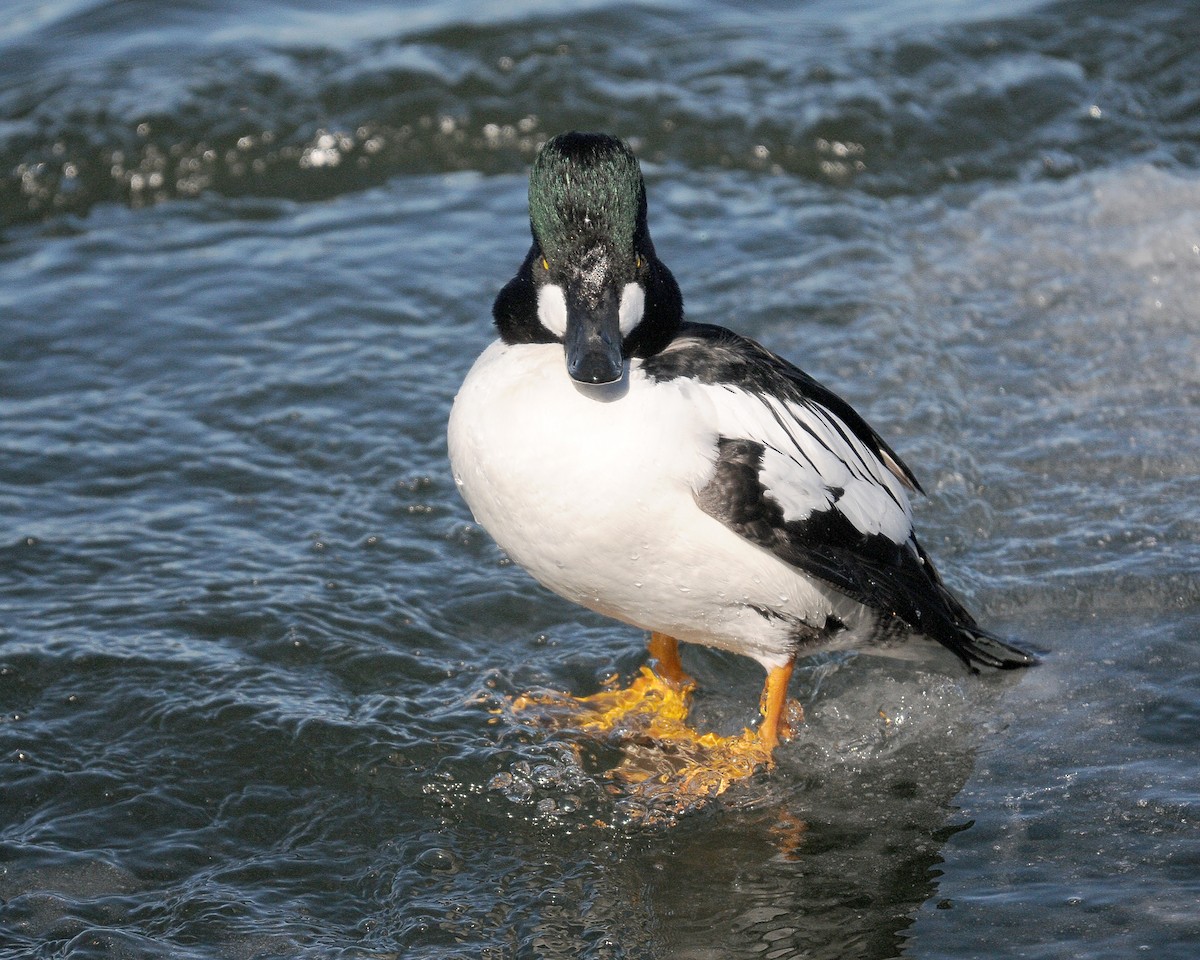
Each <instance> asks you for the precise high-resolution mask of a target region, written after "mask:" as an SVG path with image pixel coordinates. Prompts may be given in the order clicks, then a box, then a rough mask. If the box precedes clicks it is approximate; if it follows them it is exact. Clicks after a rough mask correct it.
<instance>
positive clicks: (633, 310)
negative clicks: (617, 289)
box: [618, 283, 646, 337]
mask: <svg viewBox="0 0 1200 960" xmlns="http://www.w3.org/2000/svg"><path fill="white" fill-rule="evenodd" d="M645 310H646V291H645V290H643V289H642V285H641V284H640V283H627V284H625V289H624V290H622V291H621V307H620V312H619V313H618V316H619V317H620V327H621V335H622V336H626V337H627V336H629V333H630V331H632V330H633V328H634V327H636V326H637V325H638V324H639V323H641V322H642V314H643V313H644V312H645Z"/></svg>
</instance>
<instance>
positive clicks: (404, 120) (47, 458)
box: [0, 0, 1200, 960]
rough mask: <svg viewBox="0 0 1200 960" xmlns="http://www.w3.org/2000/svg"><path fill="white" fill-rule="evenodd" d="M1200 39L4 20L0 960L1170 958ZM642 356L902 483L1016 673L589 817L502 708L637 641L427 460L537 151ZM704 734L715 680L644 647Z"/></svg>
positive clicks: (1169, 6) (1191, 452) (498, 6)
mask: <svg viewBox="0 0 1200 960" xmlns="http://www.w3.org/2000/svg"><path fill="white" fill-rule="evenodd" d="M1197 35H1200V10H1197V8H1196V6H1195V5H1194V4H1191V3H1186V2H1183V0H1179V2H1169V0H1156V2H1145V3H1138V4H1132V5H1131V4H1127V3H1116V2H1103V0H1101V2H1097V0H1088V2H1084V0H1079V2H1061V3H1049V4H1045V3H1036V2H1023V3H1016V4H1014V3H999V2H989V3H967V2H952V0H946V2H940V3H938V2H934V3H929V2H925V3H912V2H909V0H893V2H887V0H879V2H867V0H856V2H854V3H849V4H844V3H835V2H830V0H815V2H809V3H801V4H783V3H776V2H768V0H759V2H756V3H752V4H749V5H738V6H736V7H734V6H730V5H725V4H719V3H715V2H707V3H698V4H695V3H694V4H671V3H664V4H635V3H605V2H595V3H587V4H579V5H575V6H572V7H564V6H563V5H561V4H550V3H543V2H537V0H529V2H524V3H519V4H513V3H497V2H476V3H466V2H464V3H453V2H447V0H440V2H435V0H429V2H423V3H415V4H405V5H398V4H384V3H372V2H366V0H362V2H358V0H355V2H350V3H344V4H340V5H336V6H333V7H331V6H330V5H328V4H325V3H316V2H303V0H292V2H269V3H261V4H257V5H254V6H253V8H251V9H247V8H246V5H244V4H240V3H234V2H231V0H205V2H182V3H172V4H163V3H153V2H117V0H62V2H44V0H36V2H35V0H13V2H10V3H9V4H7V6H6V7H5V11H4V13H3V14H0V958H14V960H15V958H26V957H40V958H51V957H114V958H116V957H120V958H129V957H132V958H159V957H163V958H166V957H170V958H180V957H182V958H192V957H195V958H228V957H235V958H238V957H240V958H252V957H268V956H272V957H273V956H286V957H320V958H324V957H353V958H385V957H387V958H390V957H405V958H409V957H413V958H425V957H428V958H435V957H436V958H459V957H461V958H467V957H470V958H488V960H497V958H526V957H530V958H532V957H538V958H551V957H564V958H565V957H570V958H576V957H597V958H615V957H639V958H640V957H661V958H688V960H708V958H738V957H747V958H750V957H754V958H759V957H769V958H798V957H805V958H818V957H830V958H833V957H837V958H888V957H900V956H905V957H920V958H935V957H946V958H952V957H953V958H961V957H983V956H987V957H993V956H1021V957H1039V958H1040V957H1047V958H1050V957H1078V956H1088V957H1101V958H1108V957H1111V958H1117V957H1122V958H1124V957H1129V956H1133V955H1140V954H1142V953H1145V954H1148V955H1153V956H1155V957H1179V958H1184V957H1187V958H1191V957H1194V956H1195V955H1196V954H1197V951H1200V831H1198V830H1197V820H1198V818H1200V812H1198V811H1200V797H1198V794H1197V786H1196V785H1197V783H1198V782H1200V764H1198V762H1197V760H1196V751H1195V744H1196V743H1197V738H1198V735H1200V658H1198V656H1197V644H1198V643H1200V519H1198V518H1200V512H1198V509H1197V489H1198V488H1197V483H1196V478H1197V475H1200V426H1198V424H1200V316H1198V314H1197V304H1200V214H1198V213H1197V211H1200V177H1198V176H1197V172H1196V169H1197V161H1198V159H1200V158H1198V157H1197V145H1198V144H1200V87H1198V86H1197V85H1196V81H1195V78H1196V77H1197V76H1200V53H1198V52H1197V48H1196V45H1195V43H1194V42H1193V40H1192V38H1194V37H1195V36H1197ZM573 128H579V129H604V130H608V131H610V132H613V133H615V134H618V135H620V136H622V137H625V138H626V139H628V140H629V141H630V142H631V143H632V144H633V145H634V147H635V149H636V150H637V152H638V154H639V156H640V157H641V159H642V162H643V166H644V169H645V171H646V177H647V184H648V190H649V198H650V215H651V222H652V226H653V230H654V237H655V242H656V245H657V248H658V251H659V253H660V255H661V256H662V257H663V258H664V260H665V261H666V262H667V263H668V264H669V265H670V266H671V268H672V269H673V271H674V272H675V274H676V276H677V277H678V279H679V281H680V283H681V285H682V287H683V291H684V296H685V300H686V304H687V309H688V313H689V316H690V317H691V318H692V319H695V320H699V321H706V322H717V323H722V324H725V325H728V326H731V327H734V328H736V329H738V330H739V331H741V332H744V333H747V334H749V335H751V336H754V337H756V338H758V339H759V340H761V341H762V342H763V343H765V344H766V345H768V346H769V347H771V348H772V349H774V350H777V351H778V352H780V353H782V354H784V355H785V356H788V357H789V358H791V359H792V360H794V361H795V362H797V363H798V364H800V365H801V366H802V367H804V368H805V369H806V370H808V371H809V372H810V373H812V374H814V375H816V376H818V377H819V378H820V379H822V380H823V381H825V382H826V383H828V384H829V385H830V386H832V387H834V388H835V389H836V390H837V391H838V392H839V393H841V394H842V395H844V396H845V397H846V398H847V399H849V400H850V401H851V402H853V403H854V404H855V405H856V406H857V407H858V408H859V409H860V410H861V411H862V412H863V413H864V414H865V415H866V416H867V417H868V418H869V419H870V420H871V422H872V423H873V425H874V426H876V428H877V429H878V430H879V431H880V432H881V434H882V435H883V436H885V437H886V438H887V439H888V441H889V442H890V443H891V444H892V446H894V447H895V448H896V449H897V450H898V451H899V452H900V453H901V455H902V456H903V457H904V458H905V460H906V461H907V462H909V463H910V464H911V465H912V466H913V468H914V469H915V470H916V472H917V474H918V476H919V477H920V479H921V481H922V484H923V486H924V487H925V489H926V490H927V491H928V492H929V495H930V496H929V498H928V499H927V500H924V501H922V502H921V503H920V504H918V505H917V520H918V526H919V529H920V530H921V535H922V540H923V542H924V543H925V544H926V546H927V547H928V549H929V550H930V552H931V553H932V554H933V555H934V556H935V558H936V559H937V561H938V563H939V566H940V568H941V569H942V570H943V572H944V574H945V576H946V579H947V581H948V582H949V583H950V584H951V585H952V586H953V588H954V589H955V590H956V591H958V592H959V593H961V594H962V595H963V597H964V598H965V599H966V600H967V601H968V603H969V604H970V606H971V607H972V608H973V609H974V610H975V611H976V612H977V613H978V614H979V616H980V618H981V619H982V620H984V621H985V622H986V623H987V624H988V625H989V626H990V627H992V628H994V629H995V630H997V631H999V632H1001V633H1004V634H1006V635H1010V636H1013V637H1015V638H1019V639H1020V640H1022V642H1024V643H1026V644H1028V645H1030V646H1031V647H1033V648H1035V649H1037V650H1038V651H1039V652H1040V653H1041V655H1042V657H1043V662H1042V664H1041V665H1040V666H1038V667H1037V668H1036V669H1034V670H1031V671H1028V672H1025V673H1022V674H1021V675H1019V676H1000V677H997V676H980V677H973V676H970V675H967V674H966V673H964V672H963V671H962V670H961V669H959V667H958V665H957V664H956V662H955V661H953V658H949V657H947V658H939V657H938V656H937V655H935V654H930V655H928V656H924V657H921V658H918V659H914V660H902V661H892V660H885V659H880V658H875V657H870V656H854V655H830V654H826V655H817V656H815V657H812V658H809V659H807V660H805V661H802V662H801V663H800V665H799V667H798V670H797V676H796V678H795V679H794V682H793V690H792V692H793V694H794V695H795V696H796V697H797V698H798V699H799V700H800V701H801V703H802V704H803V706H804V709H805V713H806V721H805V723H804V724H803V725H802V726H801V727H800V728H799V729H798V731H797V735H796V737H795V738H794V739H793V741H792V742H790V743H788V744H787V745H785V746H784V747H782V748H781V750H780V751H779V755H778V761H779V762H778V765H777V766H776V768H775V769H774V770H773V771H771V772H770V773H763V774H761V775H759V776H757V777H755V778H753V779H752V780H750V781H748V782H746V783H744V784H741V785H739V786H738V787H736V788H735V789H733V790H731V791H730V792H729V793H727V794H726V795H725V796H723V797H722V798H721V799H719V800H717V801H713V802H710V803H707V804H696V805H695V806H694V807H693V808H689V809H686V810H683V811H674V812H672V811H664V810H656V809H651V808H648V807H647V805H646V804H645V803H644V802H643V801H641V800H639V799H638V798H637V797H636V796H629V795H627V794H625V793H622V792H620V791H614V790H613V789H612V783H611V781H610V780H609V779H608V778H606V776H605V771H606V770H607V769H608V768H609V767H610V766H612V765H613V764H614V763H615V762H617V761H618V760H619V759H620V748H619V747H618V746H616V745H614V744H612V743H609V742H606V741H603V740H595V739H590V740H589V739H583V738H580V737H577V736H573V735H572V734H570V733H569V732H566V731H555V730H548V729H545V728H544V727H541V726H539V725H537V724H535V723H533V722H530V721H529V720H528V719H527V718H525V717H522V716H520V715H516V714H513V713H512V712H511V711H509V710H507V709H506V707H505V704H506V703H507V698H509V697H511V696H513V695H516V694H519V693H522V692H524V691H527V690H530V689H534V688H539V687H546V688H551V689H562V690H572V691H575V692H581V693H582V692H590V691H592V690H595V689H597V688H598V687H599V685H600V684H601V683H602V682H603V681H604V680H605V679H606V678H608V677H610V676H611V675H613V674H620V675H623V676H629V675H631V674H633V673H634V672H635V671H636V669H637V667H638V665H639V664H640V663H641V662H642V660H643V659H644V642H645V638H644V636H642V635H641V634H640V633H639V632H638V631H636V630H633V629H631V628H628V627H625V626H622V625H620V624H616V623H612V622H610V621H607V620H605V619H604V618H602V617H599V616H596V615H594V614H591V613H588V612H586V611H583V610H579V609H577V608H575V607H573V606H571V605H570V604H568V603H566V602H565V601H562V600H559V599H558V598H556V597H554V596H552V595H550V594H548V593H546V592H545V591H544V590H542V589H541V588H540V587H538V586H537V585H536V584H534V583H533V582H532V581H531V580H530V579H529V578H528V577H527V576H526V575H525V574H524V573H523V572H522V571H521V570H520V569H519V568H517V567H515V566H514V565H513V564H511V563H510V562H509V561H508V560H507V559H506V558H505V557H504V556H503V555H502V554H501V553H500V552H499V551H498V549H497V548H496V547H495V546H494V544H492V542H491V541H490V539H489V538H488V537H487V535H486V534H485V533H484V532H483V531H482V530H480V529H479V528H478V527H477V526H476V525H475V524H474V523H473V522H472V520H471V517H470V514H469V512H468V511H467V509H466V508H465V506H464V505H463V504H462V502H461V501H460V500H459V498H458V496H457V494H456V492H455V489H454V484H453V482H452V480H451V478H450V476H449V469H448V466H447V463H446V450H445V439H444V432H445V420H446V416H447V413H448V410H449V406H450V403H451V400H452V398H453V396H454V393H455V390H456V389H457V387H458V384H459V383H460V382H461V380H462V378H463V376H464V375H465V373H466V371H467V369H468V368H469V366H470V364H471V363H472V361H473V359H474V357H475V356H476V355H477V354H478V353H479V352H480V351H481V350H482V349H483V347H484V346H485V345H486V344H487V342H488V341H489V339H490V336H491V333H490V330H489V319H490V314H489V311H490V304H491V300H492V298H493V297H494V295H495V293H496V292H497V291H498V289H499V288H500V286H501V285H502V284H503V283H504V282H505V281H506V280H507V278H508V277H509V276H511V275H512V273H513V272H514V271H515V269H516V268H517V266H518V265H519V263H520V260H521V258H522V257H523V256H524V253H525V251H526V248H527V245H528V221H527V212H526V209H525V189H526V180H525V178H526V174H527V169H528V165H529V163H530V161H531V160H532V158H533V156H534V154H535V153H536V150H537V148H538V146H539V144H540V143H541V142H543V141H544V140H545V139H546V138H547V137H549V136H551V135H553V134H555V133H557V132H560V131H562V130H567V129H573ZM685 658H686V661H687V667H688V670H689V671H690V672H692V673H693V674H695V676H696V677H697V678H698V680H699V681H700V684H701V688H700V693H699V694H698V700H697V703H696V706H695V710H694V719H695V721H696V723H697V724H698V725H700V726H702V727H704V728H706V729H718V730H725V731H733V730H737V729H740V728H741V727H742V726H744V725H747V724H752V723H753V722H754V721H755V719H756V716H757V698H758V688H759V685H760V683H761V672H760V671H759V669H758V667H757V666H756V665H755V664H753V663H752V662H750V661H748V660H744V659H740V658H737V657H732V656H727V655H724V654H720V653H716V652H712V651H707V650H701V649H691V648H689V649H687V650H686V651H685Z"/></svg>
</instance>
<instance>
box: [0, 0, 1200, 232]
mask: <svg viewBox="0 0 1200 960" xmlns="http://www.w3.org/2000/svg"><path fill="white" fill-rule="evenodd" d="M159 7H160V5H156V4H146V3H131V4H116V3H112V2H106V3H99V4H93V5H90V6H88V5H84V6H83V7H82V8H81V9H78V10H76V11H75V12H74V13H73V14H72V15H70V16H66V17H64V18H62V19H60V20H56V21H52V22H48V23H45V24H39V23H32V24H30V23H29V22H28V21H29V18H28V17H27V18H26V23H25V28H24V29H18V28H15V27H10V29H9V32H8V35H7V36H0V222H9V223H20V222H31V221H38V220H41V219H44V218H46V217H52V216H57V215H60V214H63V213H74V214H82V213H86V211H87V210H88V209H90V208H91V207H92V206H93V205H94V204H96V203H101V202H117V203H124V204H130V205H133V206H138V205H144V204H149V203H156V202H160V201H163V200H169V199H175V198H186V197H193V196H196V195H198V194H200V193H202V192H204V191H215V192H216V193H218V194H222V195H226V196H264V197H282V198H289V199H295V200H313V199H321V198H326V197H332V196H336V195H339V194H342V193H345V192H347V191H355V190H360V189H362V188H364V187H367V186H371V185H375V184H379V183H381V182H384V181H386V180H388V179H389V178H392V177H395V176H400V175H405V174H413V173H420V174H428V173H438V172H448V171H457V170H477V171H480V172H483V173H514V172H518V171H523V170H524V169H525V168H526V166H527V165H528V163H529V161H530V159H531V157H532V155H533V153H534V152H535V151H536V149H537V148H538V146H539V145H540V143H541V142H542V141H544V140H545V139H546V138H547V137H548V136H551V135H553V134H554V133H557V132H560V131H561V130H564V129H571V128H582V129H587V128H592V129H597V128H598V129H606V130H610V131H612V132H615V133H617V134H619V135H622V136H625V137H626V138H627V139H629V140H630V141H631V142H632V143H633V144H634V146H635V149H637V150H638V151H639V153H640V154H641V155H642V156H643V157H644V158H645V159H647V160H649V161H650V162H652V163H670V164H678V165H682V166H684V167H689V168H704V167H716V168H732V169H742V170H750V171H761V172H767V173H775V174H782V175H788V176H794V177H800V178H805V179H810V180H813V181H817V182H822V183H832V184H838V185H852V186H854V187H856V188H858V189H861V190H864V191H867V192H869V193H873V194H882V195H887V194H895V193H921V192H926V191H931V190H936V189H939V188H942V187H944V186H948V185H954V184H958V183H964V182H972V181H977V180H981V179H982V180H993V181H1004V180H1011V179H1036V178H1054V177H1061V176H1065V175H1072V174H1075V173H1077V172H1081V171H1084V170H1088V169H1093V168H1097V167H1101V166H1105V165H1107V164H1109V163H1111V162H1113V161H1114V159H1117V160H1119V159H1124V158H1132V157H1137V158H1142V159H1148V160H1150V161H1151V162H1154V163H1158V164H1160V165H1164V166H1190V165H1194V163H1195V161H1196V160H1197V142H1198V137H1197V133H1198V130H1200V90H1198V89H1197V88H1196V87H1195V85H1194V84H1193V83H1192V82H1191V78H1193V77H1194V76H1196V75H1197V73H1198V72H1200V52H1198V50H1197V48H1196V47H1195V46H1194V45H1192V44H1190V43H1189V42H1188V40H1187V39H1186V38H1188V37H1193V36H1196V35H1200V8H1196V7H1194V6H1192V5H1176V4H1172V3H1169V2H1166V0H1163V2H1160V3H1157V4H1150V5H1138V6H1137V7H1135V8H1134V9H1132V10H1130V9H1128V8H1127V6H1126V5H1124V4H1120V3H1115V2H1114V3H1105V4H1097V3H1087V2H1074V3H1065V4H1058V5H1054V6H1049V7H1045V8H1042V9H1040V10H1037V11H1035V12H1033V13H1031V14H1025V15H1022V16H1020V17H1018V18H1012V19H990V20H984V21H982V22H980V21H976V22H972V23H950V24H940V25H937V26H935V27H934V28H933V29H929V28H928V27H927V26H924V25H920V26H911V25H910V26H908V27H901V28H899V29H897V30H895V31H893V32H888V31H887V30H883V31H878V30H877V31H875V32H871V33H867V34H864V33H863V32H862V31H856V30H854V29H852V27H851V26H849V25H841V24H839V23H838V22H837V20H836V18H831V17H829V16H825V17H818V16H815V15H814V16H812V17H806V16H805V15H804V14H803V12H801V13H795V12H790V13H788V14H787V15H786V16H785V15H783V14H782V13H780V12H779V11H773V10H771V9H759V10H758V11H757V12H755V13H754V14H753V15H749V16H747V15H745V14H744V13H743V14H737V15H735V14H733V13H730V12H729V11H724V10H719V9H706V8H704V7H699V8H696V9H695V10H694V11H689V12H688V13H687V14H686V19H685V14H684V13H682V12H681V11H679V10H671V9H652V8H644V7H630V6H625V5H618V6H602V7H599V8H596V9H591V10H585V11H584V12H582V13H577V12H576V13H572V14H570V15H563V14H561V13H555V14H553V15H551V14H549V13H547V12H546V11H545V10H541V9H534V10H532V12H531V10H530V9H529V8H528V7H527V8H525V9H524V10H523V11H522V12H521V13H520V14H518V15H517V16H516V18H515V19H512V18H510V19H503V18H501V17H500V15H499V14H496V15H494V16H492V18H491V19H488V17H487V16H486V15H485V14H487V13H488V12H491V11H492V7H491V6H489V5H486V4H484V5H481V6H480V11H482V12H480V11H477V12H478V13H479V17H478V19H477V20H476V21H474V22H453V21H450V20H447V19H446V17H447V16H448V14H447V11H449V10H451V9H452V8H453V7H454V5H452V4H442V5H438V4H427V5H425V6H424V7H418V11H417V14H414V15H413V18H412V19H411V20H410V21H406V22H409V23H411V24H415V25H416V26H415V28H402V27H401V26H400V22H399V20H397V16H398V15H397V14H395V12H394V11H393V12H392V14H391V15H390V16H387V15H383V14H380V13H379V12H378V11H373V10H372V8H365V9H362V10H360V11H359V13H358V14H357V16H351V17H348V18H347V20H348V22H347V24H346V25H344V28H343V29H342V30H341V31H340V32H337V31H334V29H333V25H334V23H335V22H336V21H334V20H333V19H332V18H330V17H329V16H328V15H325V16H324V19H322V18H321V16H319V15H318V14H317V13H316V12H315V11H304V10H299V11H297V10H294V9H293V10H291V13H290V19H289V18H288V17H284V18H283V19H282V21H280V22H279V23H277V24H275V25H274V26H272V24H271V22H270V21H267V20H265V19H260V20H259V21H247V22H239V21H238V20H237V18H236V17H234V16H233V15H232V14H230V13H222V12H221V11H220V10H219V9H218V10H216V11H214V10H213V9H212V6H211V5H202V4H198V5H182V6H175V5H170V9H169V10H167V11H162V10H160V9H159ZM422 11H423V12H424V16H422V15H421V13H422ZM274 13H275V14H278V13H279V11H278V10H276V11H274ZM435 14H438V15H440V16H441V18H442V19H441V20H440V21H439V19H438V16H436V15H435ZM30 16H32V14H30ZM373 17H374V18H376V19H377V20H378V23H377V26H378V29H379V30H380V31H381V32H384V33H386V34H387V35H385V36H371V25H372V24H375V23H376V19H372V18H373ZM18 19H19V18H18ZM431 22H432V23H433V25H432V26H423V25H424V24H428V23H431ZM847 23H848V24H849V23H850V21H847ZM19 26H20V24H18V27H19ZM323 34H329V36H328V37H327V38H325V39H323Z"/></svg>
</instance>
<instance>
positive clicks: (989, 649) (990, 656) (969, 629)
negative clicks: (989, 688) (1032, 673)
mask: <svg viewBox="0 0 1200 960" xmlns="http://www.w3.org/2000/svg"><path fill="white" fill-rule="evenodd" d="M942 642H943V643H945V644H946V646H947V647H949V648H950V649H951V651H953V653H954V655H955V656H957V657H958V658H960V659H961V660H962V661H963V663H965V664H966V665H967V666H968V667H970V668H971V669H972V670H977V669H978V667H977V666H976V665H978V666H980V667H992V668H993V669H995V670H1016V669H1018V668H1020V667H1032V666H1033V665H1034V664H1036V663H1037V662H1038V660H1037V657H1035V656H1034V655H1033V654H1032V653H1027V652H1026V651H1024V650H1022V649H1021V648H1020V647H1015V646H1013V645H1012V644H1011V643H1009V642H1007V641H1006V640H1001V639H1000V638H999V637H997V636H996V635H995V634H993V633H988V632H987V631H986V630H983V629H981V628H979V627H977V626H975V625H974V624H971V625H968V624H959V625H957V626H956V627H955V629H954V635H953V637H951V638H949V639H948V640H943V641H942Z"/></svg>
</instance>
